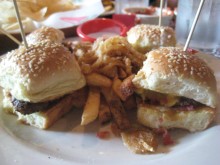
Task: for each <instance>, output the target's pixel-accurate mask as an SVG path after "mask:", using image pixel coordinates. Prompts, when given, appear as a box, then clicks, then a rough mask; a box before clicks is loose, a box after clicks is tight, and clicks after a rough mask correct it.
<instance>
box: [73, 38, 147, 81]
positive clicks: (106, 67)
mask: <svg viewBox="0 0 220 165" xmlns="http://www.w3.org/2000/svg"><path fill="white" fill-rule="evenodd" d="M71 47H72V51H73V52H74V54H75V55H76V58H77V61H78V63H79V65H80V67H81V69H82V71H83V73H85V74H88V73H91V72H97V73H101V74H103V75H106V76H108V77H109V78H114V77H116V76H117V77H119V78H126V77H128V76H129V75H131V74H132V73H135V72H136V71H137V70H139V69H140V68H141V67H142V64H143V61H144V60H145V56H144V55H143V54H141V53H139V52H137V51H136V50H134V49H133V48H132V47H131V45H130V44H129V43H128V42H127V40H126V38H124V37H121V36H114V37H110V38H108V39H104V38H98V39H97V40H96V41H95V43H94V44H93V45H92V44H91V43H79V42H78V43H76V42H75V44H74V43H73V44H72V46H71Z"/></svg>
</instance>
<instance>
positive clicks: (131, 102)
mask: <svg viewBox="0 0 220 165" xmlns="http://www.w3.org/2000/svg"><path fill="white" fill-rule="evenodd" d="M123 106H124V108H125V109H126V111H130V110H135V109H137V102H136V98H135V96H134V95H131V96H129V97H128V98H127V99H126V100H125V101H124V102H123Z"/></svg>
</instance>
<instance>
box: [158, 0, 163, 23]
mask: <svg viewBox="0 0 220 165" xmlns="http://www.w3.org/2000/svg"><path fill="white" fill-rule="evenodd" d="M162 13H163V0H160V15H159V23H158V25H159V26H161V21H162Z"/></svg>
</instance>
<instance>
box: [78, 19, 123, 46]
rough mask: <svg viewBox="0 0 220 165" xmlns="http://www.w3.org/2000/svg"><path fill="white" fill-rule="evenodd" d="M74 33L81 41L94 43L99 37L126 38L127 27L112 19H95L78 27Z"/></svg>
mask: <svg viewBox="0 0 220 165" xmlns="http://www.w3.org/2000/svg"><path fill="white" fill-rule="evenodd" d="M76 32H77V35H78V36H79V37H80V38H81V39H82V40H83V41H90V42H94V41H95V40H96V38H98V37H101V36H104V37H105V36H106V37H108V36H113V35H121V36H126V32H127V27H126V26H125V25H124V24H122V23H120V22H118V21H116V20H113V19H106V18H97V19H93V20H90V21H87V22H84V23H83V24H81V25H79V26H78V27H77V29H76Z"/></svg>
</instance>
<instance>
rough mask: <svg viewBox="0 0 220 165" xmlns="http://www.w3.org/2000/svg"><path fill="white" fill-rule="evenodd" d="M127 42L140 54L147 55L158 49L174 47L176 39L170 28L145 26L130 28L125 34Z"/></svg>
mask: <svg viewBox="0 0 220 165" xmlns="http://www.w3.org/2000/svg"><path fill="white" fill-rule="evenodd" d="M127 40H128V42H129V43H130V44H131V45H132V46H133V47H134V48H135V49H136V50H137V51H139V52H141V53H147V52H149V51H150V50H152V49H156V48H159V47H165V46H175V45H176V37H175V33H174V31H173V29H172V28H170V27H164V26H156V25H147V24H141V25H136V26H134V27H132V28H131V29H130V30H129V31H128V32H127Z"/></svg>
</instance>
